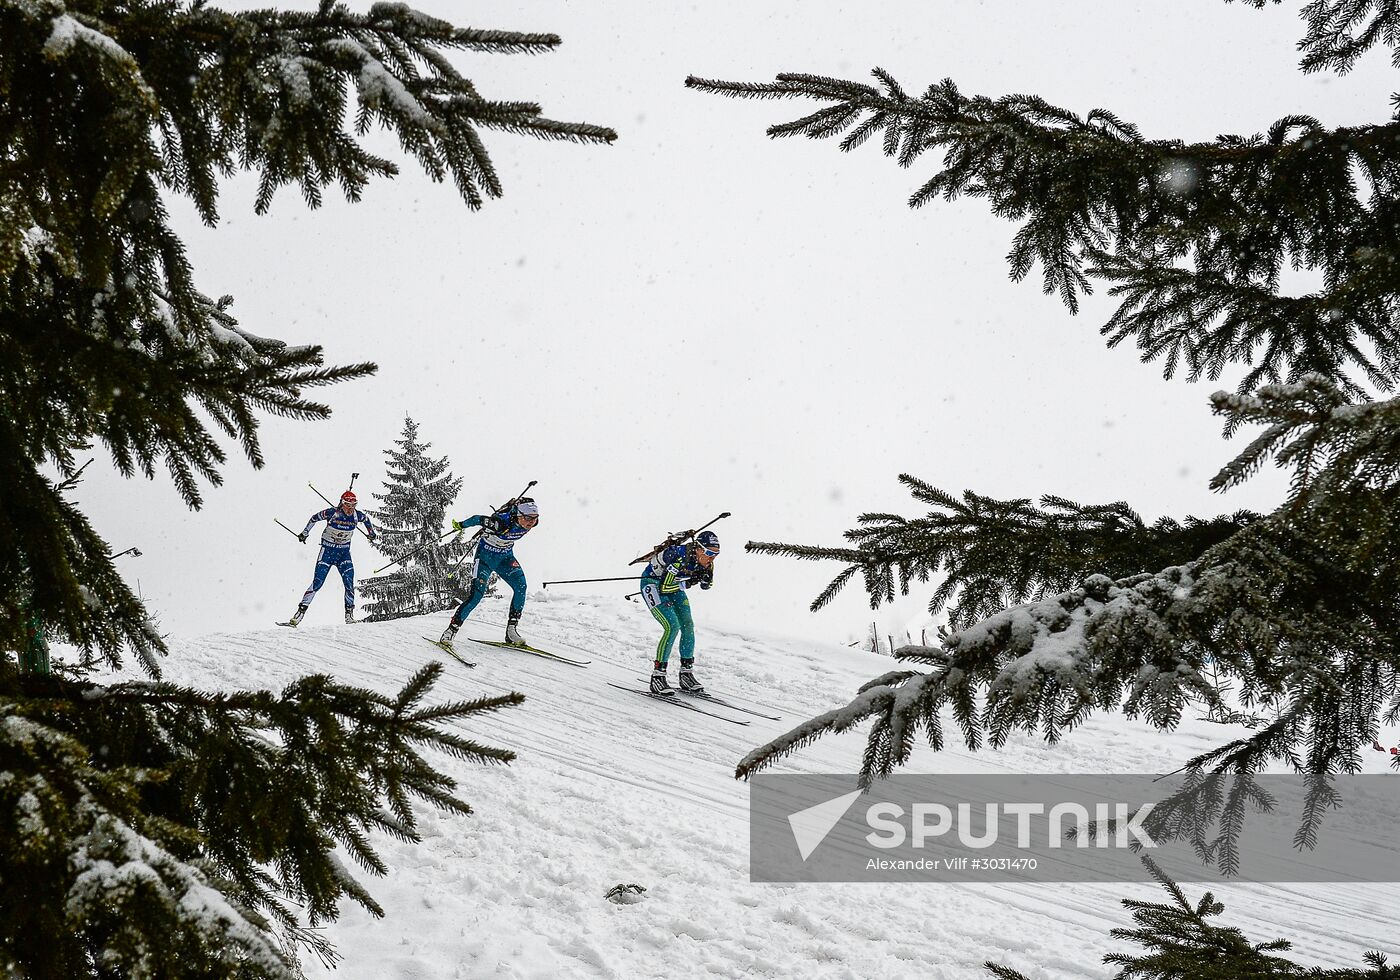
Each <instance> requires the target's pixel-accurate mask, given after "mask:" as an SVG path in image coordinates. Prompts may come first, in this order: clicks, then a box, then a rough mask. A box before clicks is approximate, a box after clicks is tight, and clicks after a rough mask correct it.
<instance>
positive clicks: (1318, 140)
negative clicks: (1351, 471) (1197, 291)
mask: <svg viewBox="0 0 1400 980" xmlns="http://www.w3.org/2000/svg"><path fill="white" fill-rule="evenodd" d="M874 74H875V76H876V78H877V79H878V81H879V85H878V86H874V85H867V84H862V83H857V82H852V81H846V80H843V79H836V78H830V77H826V76H818V75H809V74H798V73H783V74H779V75H778V76H777V79H776V81H774V82H771V83H763V84H755V83H736V82H724V81H716V80H711V79H702V78H696V77H691V78H689V79H687V82H686V84H687V85H688V86H690V87H692V88H697V89H700V90H703V91H707V92H711V93H715V94H719V95H725V96H730V97H736V98H805V99H812V100H816V101H818V102H822V103H828V104H826V105H824V106H823V107H822V108H820V109H817V110H815V111H813V112H811V113H809V114H807V115H805V116H802V117H799V118H797V119H795V120H792V121H790V122H786V123H782V124H779V125H775V126H772V127H770V128H769V130H768V132H769V134H770V135H771V136H774V137H782V136H797V135H802V136H807V137H809V138H812V139H826V138H832V137H836V136H840V135H841V134H843V133H844V134H846V135H845V136H844V138H843V139H842V142H841V144H840V146H841V149H842V150H852V149H854V148H856V147H857V146H860V145H862V144H863V143H865V142H866V141H867V140H869V139H871V138H872V137H874V136H876V135H881V136H882V137H883V138H882V140H881V142H882V146H883V151H884V153H885V154H886V155H887V156H889V157H892V158H894V159H895V160H896V161H897V162H898V163H899V165H900V166H903V167H912V166H914V165H915V164H916V163H918V162H920V161H921V160H922V159H923V158H924V157H925V155H926V154H932V153H938V154H941V157H942V159H941V161H940V162H939V163H938V164H935V165H934V173H933V175H932V176H930V177H929V178H928V179H927V180H926V182H925V183H924V184H923V185H922V186H921V187H920V188H919V189H918V190H916V191H915V192H914V193H913V195H912V196H911V197H910V201H909V203H910V205H911V206H914V207H918V206H921V205H923V204H926V203H930V202H932V201H933V200H934V199H936V198H943V199H944V200H954V199H956V198H958V197H960V196H963V195H965V194H973V195H976V196H978V197H984V198H986V199H987V201H988V203H989V205H990V207H991V209H992V212H993V213H994V214H996V215H998V216H1000V217H1004V218H1007V219H1008V220H1011V221H1013V222H1016V223H1018V224H1019V225H1020V227H1019V230H1018V231H1017V232H1016V234H1015V237H1014V240H1013V244H1012V247H1011V250H1010V254H1009V256H1008V262H1009V264H1010V268H1011V274H1012V277H1013V278H1014V279H1016V280H1020V279H1022V278H1024V277H1026V276H1027V275H1029V273H1030V272H1031V270H1032V269H1033V268H1034V267H1035V265H1036V264H1039V265H1040V266H1041V269H1042V284H1043V288H1044V291H1045V292H1046V293H1057V294H1059V295H1060V297H1061V298H1062V299H1063V301H1064V302H1065V304H1066V305H1067V306H1068V307H1069V308H1070V309H1071V310H1072V311H1077V310H1078V298H1079V295H1080V294H1081V293H1084V292H1087V291H1089V289H1090V282H1091V279H1093V278H1098V279H1103V280H1106V281H1108V282H1109V283H1110V284H1112V286H1113V288H1115V289H1116V288H1117V287H1119V286H1126V287H1127V288H1128V295H1129V298H1130V299H1132V300H1133V301H1134V302H1135V303H1136V305H1137V306H1138V307H1139V308H1140V309H1139V310H1138V314H1137V315H1129V313H1127V312H1125V313H1124V314H1123V315H1122V316H1121V317H1118V318H1115V319H1114V320H1113V321H1110V323H1109V325H1108V326H1107V327H1106V328H1105V329H1106V330H1107V331H1108V332H1111V333H1114V334H1115V335H1116V338H1117V340H1122V339H1123V338H1124V337H1125V336H1128V335H1136V334H1138V333H1139V332H1144V333H1145V334H1146V336H1144V337H1142V338H1141V339H1140V340H1139V347H1140V349H1141V350H1142V351H1143V354H1144V356H1152V357H1157V356H1170V355H1171V354H1172V353H1173V352H1175V354H1176V356H1178V357H1179V356H1180V355H1181V354H1182V353H1183V351H1182V350H1181V347H1180V345H1178V344H1173V343H1166V344H1163V343H1162V342H1161V340H1160V339H1159V337H1158V336H1157V335H1159V334H1160V333H1161V332H1162V331H1163V330H1164V329H1166V328H1167V327H1168V326H1169V325H1176V327H1177V328H1178V329H1187V330H1188V335H1189V336H1190V337H1191V339H1192V346H1193V347H1200V348H1201V353H1200V358H1201V361H1202V365H1203V366H1204V367H1206V368H1207V369H1209V367H1210V365H1211V363H1212V362H1213V358H1212V355H1211V349H1212V348H1222V349H1225V350H1227V351H1229V352H1230V353H1231V356H1237V355H1238V354H1240V353H1241V352H1242V351H1243V352H1246V353H1247V352H1248V348H1247V347H1245V346H1243V341H1241V340H1240V339H1239V337H1238V334H1239V333H1240V329H1241V328H1240V327H1239V326H1238V325H1237V324H1235V323H1233V322H1229V317H1228V315H1226V314H1227V313H1228V310H1226V309H1224V308H1221V309H1220V310H1219V311H1218V312H1219V313H1220V314H1221V316H1222V319H1225V320H1226V321H1227V322H1224V323H1220V324H1212V323H1211V322H1210V320H1209V319H1206V318H1203V317H1204V314H1206V313H1207V312H1209V307H1208V305H1206V304H1205V303H1204V302H1202V303H1201V304H1199V305H1198V306H1196V307H1193V306H1192V305H1191V304H1188V303H1183V302H1182V297H1181V294H1180V292H1179V290H1176V289H1175V288H1174V287H1175V285H1176V284H1175V283H1174V282H1172V281H1156V280H1154V278H1153V277H1152V276H1148V275H1145V274H1143V272H1142V270H1134V269H1132V268H1131V265H1132V261H1133V259H1134V257H1136V258H1138V259H1141V258H1143V257H1149V258H1150V264H1151V266H1152V267H1153V271H1156V272H1163V273H1166V272H1168V271H1175V272H1176V273H1177V274H1179V275H1184V274H1187V272H1186V269H1188V268H1189V269H1192V270H1195V271H1196V272H1199V273H1203V274H1205V275H1207V276H1218V277H1222V278H1223V279H1224V280H1225V281H1227V282H1228V283H1230V284H1231V285H1232V286H1239V287H1242V288H1245V289H1246V290H1249V289H1254V290H1258V289H1263V290H1265V291H1266V292H1268V293H1269V294H1273V295H1277V293H1278V276H1279V273H1280V270H1281V269H1282V268H1283V267H1284V266H1285V265H1286V264H1288V263H1295V264H1298V265H1301V266H1304V267H1307V268H1312V269H1317V270H1319V271H1320V272H1321V273H1322V274H1323V277H1324V279H1325V281H1326V282H1327V283H1328V284H1329V289H1330V290H1332V291H1334V292H1338V293H1339V294H1346V295H1348V297H1349V298H1348V300H1347V301H1346V302H1343V303H1341V304H1340V305H1339V306H1336V307H1328V308H1325V309H1321V310H1319V309H1316V308H1314V307H1312V306H1309V305H1306V304H1303V305H1297V306H1290V305H1288V304H1286V303H1280V304H1274V306H1273V308H1272V310H1271V313H1272V314H1273V316H1272V317H1271V318H1270V319H1268V320H1266V321H1264V322H1263V323H1262V324H1259V323H1256V324H1255V329H1256V331H1257V330H1259V329H1262V330H1263V331H1264V332H1265V333H1266V334H1267V336H1268V341H1267V343H1266V345H1265V357H1266V363H1265V365H1264V370H1263V373H1261V374H1260V376H1259V377H1260V379H1264V380H1267V379H1269V377H1270V376H1271V373H1272V372H1277V373H1279V374H1280V375H1283V376H1288V375H1293V374H1297V373H1300V372H1302V371H1306V370H1313V371H1318V370H1331V371H1333V372H1335V373H1336V374H1335V376H1340V372H1341V371H1342V370H1343V369H1344V368H1345V367H1346V365H1348V364H1349V363H1353V362H1354V363H1355V364H1356V365H1357V366H1358V367H1359V369H1360V370H1361V371H1362V373H1363V374H1366V375H1367V376H1374V377H1381V378H1386V379H1393V377H1394V371H1393V368H1394V365H1393V364H1387V363H1384V359H1383V358H1382V360H1381V361H1373V360H1372V358H1371V357H1370V355H1369V354H1368V353H1367V352H1366V351H1365V350H1364V349H1363V348H1364V346H1365V345H1364V344H1362V343H1360V341H1362V340H1366V341H1370V342H1371V343H1374V344H1376V345H1378V346H1379V347H1380V348H1381V350H1382V352H1385V351H1393V350H1394V349H1395V348H1396V347H1397V345H1400V322H1398V321H1400V309H1397V304H1396V302H1395V299H1394V296H1395V293H1396V292H1397V290H1396V288H1395V284H1396V283H1397V280H1400V271H1397V266H1396V263H1395V261H1394V259H1395V255H1396V249H1395V246H1394V235H1393V230H1392V225H1393V222H1392V221H1391V220H1390V219H1389V218H1388V217H1387V215H1388V214H1389V213H1390V209H1391V208H1393V206H1394V204H1395V195H1396V187H1397V182H1396V178H1395V175H1396V173H1397V172H1400V141H1397V137H1400V119H1397V120H1391V121H1388V122H1386V123H1384V124H1379V125H1366V126H1355V127H1340V128H1336V129H1329V128H1327V127H1325V126H1323V125H1322V124H1321V123H1320V122H1319V121H1318V120H1316V119H1312V118H1310V117H1306V116H1288V117H1285V118H1283V119H1280V120H1278V121H1277V122H1276V123H1274V124H1273V125H1272V126H1271V127H1270V128H1269V129H1268V130H1267V132H1265V133H1261V134H1256V135H1254V136H1223V137H1220V138H1219V139H1217V140H1215V141H1212V142H1209V143H1186V142H1183V141H1181V140H1148V139H1146V138H1144V137H1143V136H1142V135H1141V133H1139V131H1138V130H1137V128H1136V127H1135V126H1133V125H1132V124H1130V123H1126V122H1124V121H1123V120H1121V119H1118V118H1117V117H1116V116H1115V115H1114V114H1113V113H1111V112H1108V111H1106V110H1101V109H1098V110H1094V111H1092V112H1089V113H1088V114H1086V115H1084V116H1079V115H1076V114H1075V113H1071V112H1069V111H1067V110H1065V109H1061V108H1059V107H1057V106H1053V105H1051V104H1049V103H1048V102H1046V101H1044V100H1043V99H1040V98H1038V97H1035V96H1023V95H1010V96H1005V97H1002V98H998V99H992V98H988V97H985V96H966V95H964V94H962V93H961V92H960V91H959V90H958V88H957V86H956V85H955V84H954V83H953V82H952V81H951V80H948V79H945V80H944V81H942V82H939V83H937V84H935V85H931V86H929V87H928V88H927V89H926V90H925V91H924V93H923V94H922V95H919V96H917V97H916V96H911V95H909V94H907V93H906V92H905V91H904V89H903V88H902V87H900V86H899V85H898V83H897V82H895V80H894V79H893V78H891V77H890V76H889V75H888V73H886V72H884V71H882V70H880V69H876V70H875V72H874ZM1300 173H1305V174H1306V175H1307V179H1306V180H1301V179H1299V174H1300ZM1358 175H1359V177H1360V179H1357V178H1358ZM1179 259H1185V260H1186V262H1185V263H1184V265H1185V267H1186V268H1177V269H1174V268H1173V267H1174V266H1177V265H1178V264H1179V263H1178V262H1177V260H1179ZM1115 260H1121V262H1120V261H1115ZM1360 273H1364V275H1360ZM1364 279H1371V280H1375V281H1376V282H1375V284H1374V286H1373V287H1368V288H1367V292H1368V294H1369V295H1370V296H1371V297H1372V298H1371V299H1370V300H1367V301H1363V300H1362V299H1361V298H1360V297H1358V296H1356V295H1355V290H1356V289H1358V288H1359V287H1360V285H1361V283H1362V281H1363V280H1364ZM1340 284H1345V288H1339V287H1340ZM1237 302H1243V300H1239V301H1237ZM1143 309H1145V310H1147V311H1153V312H1152V315H1144V314H1143V312H1142V310H1143ZM1332 310H1338V311H1339V313H1338V315H1333V314H1332V312H1331V311H1332ZM1319 325H1321V326H1322V327H1325V329H1326V330H1327V331H1328V336H1327V337H1326V338H1317V337H1315V336H1314V337H1311V338H1310V337H1309V336H1308V335H1307V331H1305V330H1304V327H1305V326H1311V327H1312V328H1314V329H1315V328H1317V327H1318V326H1319ZM1198 335H1199V336H1198ZM1174 367H1175V362H1174V361H1173V362H1172V363H1171V364H1170V365H1169V372H1170V371H1171V370H1174Z"/></svg>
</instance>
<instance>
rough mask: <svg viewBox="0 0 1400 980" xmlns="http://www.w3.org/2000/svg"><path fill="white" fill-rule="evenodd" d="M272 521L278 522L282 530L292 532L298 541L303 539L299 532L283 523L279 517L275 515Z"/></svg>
mask: <svg viewBox="0 0 1400 980" xmlns="http://www.w3.org/2000/svg"><path fill="white" fill-rule="evenodd" d="M272 523H274V524H276V525H277V526H278V527H280V528H281V529H282V530H284V531H286V532H287V533H288V534H290V535H291V536H292V537H294V538H296V539H297V540H298V541H300V540H301V535H300V534H297V532H295V531H293V530H292V529H291V528H289V527H288V526H287V525H285V524H283V523H282V522H281V521H279V520H278V519H277V518H275V517H274V518H273V519H272Z"/></svg>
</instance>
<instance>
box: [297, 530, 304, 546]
mask: <svg viewBox="0 0 1400 980" xmlns="http://www.w3.org/2000/svg"><path fill="white" fill-rule="evenodd" d="M297 540H298V541H300V542H301V543H302V544H306V532H305V531H302V532H301V533H300V534H298V535H297Z"/></svg>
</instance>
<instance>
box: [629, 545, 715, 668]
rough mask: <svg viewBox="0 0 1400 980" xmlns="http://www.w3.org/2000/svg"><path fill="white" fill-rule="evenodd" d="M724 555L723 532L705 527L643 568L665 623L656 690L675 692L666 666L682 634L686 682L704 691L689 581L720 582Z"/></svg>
mask: <svg viewBox="0 0 1400 980" xmlns="http://www.w3.org/2000/svg"><path fill="white" fill-rule="evenodd" d="M718 556H719V535H717V534H715V532H714V531H701V532H700V533H699V534H697V535H696V536H695V540H694V541H692V542H690V543H689V544H673V545H671V546H670V547H668V548H663V549H662V550H661V551H659V552H657V553H656V554H654V555H652V556H651V561H649V562H647V567H646V569H645V571H643V572H642V579H641V585H642V601H643V602H645V603H646V604H647V608H648V609H650V610H651V614H652V615H653V616H655V617H656V621H657V622H659V623H660V624H661V639H660V641H659V642H658V643H657V644H656V660H655V661H654V662H653V663H652V670H651V693H653V694H662V695H666V694H674V691H673V690H672V688H671V686H670V684H668V683H667V682H666V667H667V664H668V662H669V661H670V659H671V647H672V646H674V645H675V642H676V637H677V636H679V637H680V640H681V670H680V688H681V690H682V691H686V692H689V693H691V694H704V693H705V688H704V687H703V686H702V685H701V684H700V682H699V681H697V680H696V679H695V672H694V668H695V621H694V619H692V618H691V615H690V599H689V598H688V597H687V596H686V591H685V590H686V587H687V586H690V585H698V586H700V588H701V589H708V588H709V587H710V586H712V585H714V583H715V558H717V557H718Z"/></svg>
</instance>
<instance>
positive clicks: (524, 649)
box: [467, 636, 593, 667]
mask: <svg viewBox="0 0 1400 980" xmlns="http://www.w3.org/2000/svg"><path fill="white" fill-rule="evenodd" d="M467 639H469V640H471V641H472V642H473V643H484V644H486V646H488V647H501V648H502V649H504V650H519V651H520V652H521V653H533V654H534V655H535V656H537V657H544V658H545V659H547V660H557V661H559V662H560V663H561V664H570V665H572V666H574V667H587V666H588V665H589V664H591V663H592V662H593V661H591V660H574V659H573V658H571V657H563V656H560V655H559V654H557V653H550V652H549V651H548V650H541V649H539V648H538V647H531V646H525V645H523V644H519V643H506V642H504V641H502V640H478V639H475V638H473V637H470V636H469V637H467Z"/></svg>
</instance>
